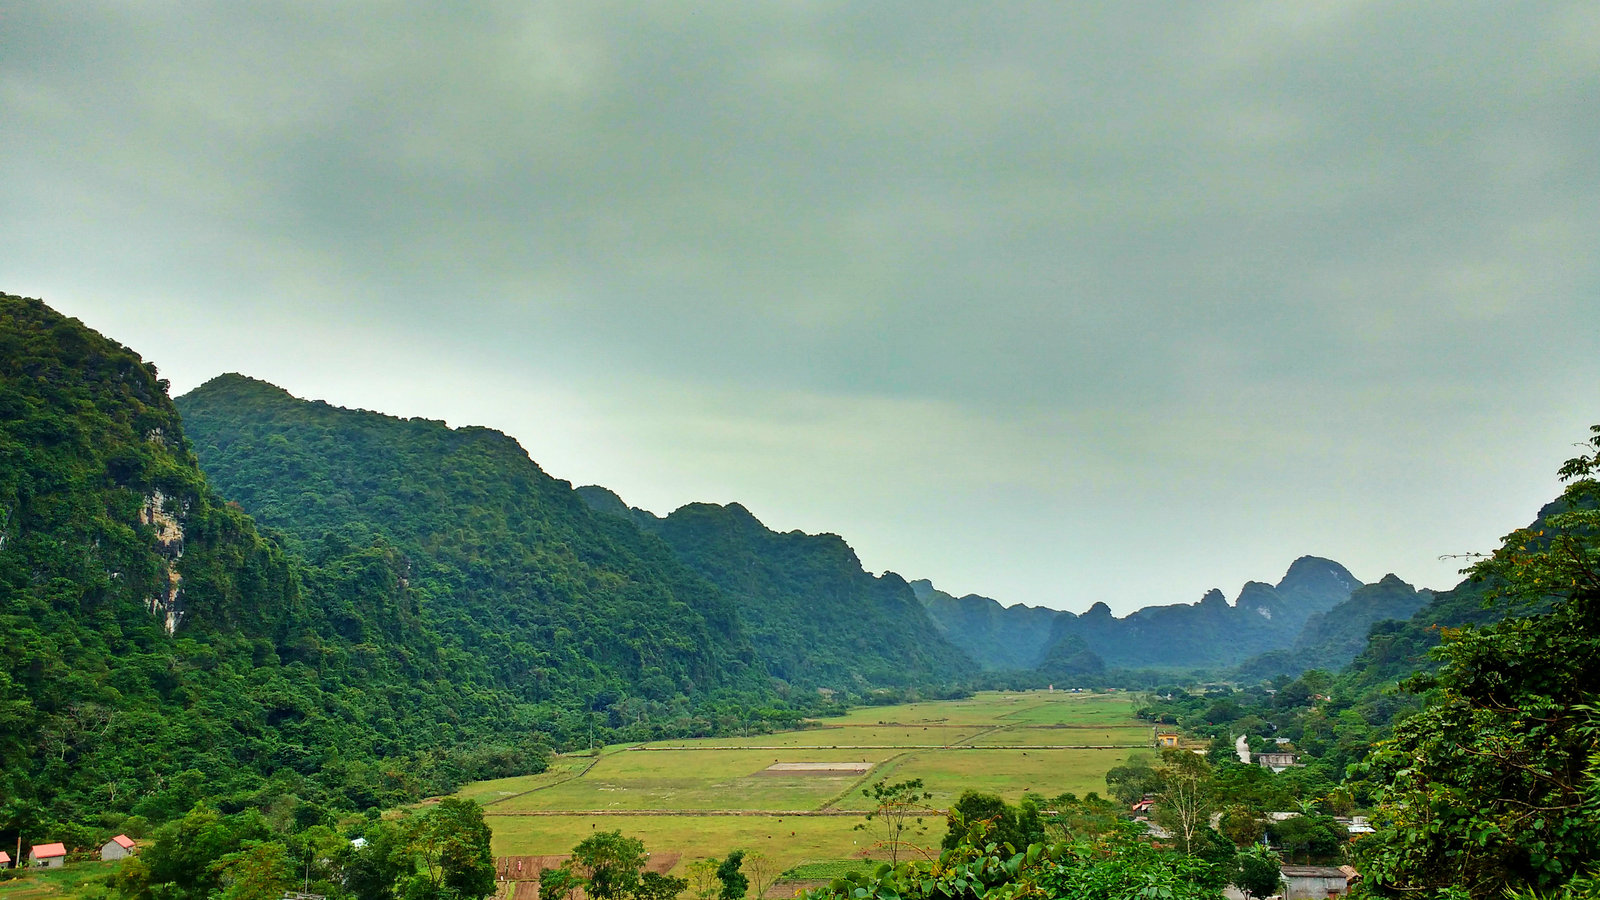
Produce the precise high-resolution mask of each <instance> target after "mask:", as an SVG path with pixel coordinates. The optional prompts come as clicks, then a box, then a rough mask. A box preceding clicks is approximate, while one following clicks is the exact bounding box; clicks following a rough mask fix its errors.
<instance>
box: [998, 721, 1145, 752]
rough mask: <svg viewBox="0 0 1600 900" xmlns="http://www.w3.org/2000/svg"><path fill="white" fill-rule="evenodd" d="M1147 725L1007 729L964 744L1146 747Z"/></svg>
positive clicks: (1023, 726) (1027, 726) (1020, 727)
mask: <svg viewBox="0 0 1600 900" xmlns="http://www.w3.org/2000/svg"><path fill="white" fill-rule="evenodd" d="M1150 737H1151V736H1150V726H1148V725H1008V726H1006V727H1005V728H1002V729H1000V730H998V731H986V732H984V733H983V734H980V735H978V736H976V737H974V738H972V739H971V740H969V741H967V743H968V744H970V745H972V746H975V747H993V746H997V745H998V746H1027V747H1044V746H1051V745H1055V746H1068V747H1082V746H1115V747H1124V746H1137V747H1148V746H1150Z"/></svg>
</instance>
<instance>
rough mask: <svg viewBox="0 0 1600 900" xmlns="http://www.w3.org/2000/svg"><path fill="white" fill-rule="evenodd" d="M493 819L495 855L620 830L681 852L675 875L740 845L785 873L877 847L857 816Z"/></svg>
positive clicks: (545, 848)
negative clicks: (806, 863)
mask: <svg viewBox="0 0 1600 900" xmlns="http://www.w3.org/2000/svg"><path fill="white" fill-rule="evenodd" d="M488 821H489V824H490V825H491V826H492V827H493V829H494V839H493V843H492V847H493V849H494V853H495V855H496V856H511V855H520V854H528V855H533V854H541V853H550V854H558V853H566V852H568V851H570V850H571V849H572V847H573V846H574V845H576V844H577V843H578V842H579V841H581V840H583V839H585V838H587V837H589V836H590V835H592V834H594V833H595V832H597V831H612V830H617V829H620V830H621V831H622V833H623V834H625V835H628V836H629V837H634V838H638V839H639V840H642V841H644V845H645V847H646V849H649V850H654V851H667V852H677V853H682V854H683V858H682V859H681V860H680V861H679V862H678V865H677V867H676V868H674V869H673V874H676V875H682V874H683V873H684V872H686V871H688V866H689V864H690V863H692V862H693V861H694V860H696V859H703V858H717V859H721V858H722V857H724V856H726V855H727V854H728V851H729V850H733V849H735V848H743V849H746V850H751V851H756V852H759V853H761V854H762V855H764V856H766V857H768V858H769V859H771V860H772V861H773V863H774V864H775V865H776V866H777V868H778V871H782V870H783V869H785V868H788V867H790V866H795V865H799V864H800V863H804V862H807V861H810V860H817V859H838V858H840V857H847V856H849V855H850V854H851V853H852V852H855V851H859V850H864V849H866V848H868V847H870V846H871V845H872V838H871V836H870V835H868V834H867V833H865V832H860V831H853V830H852V829H853V828H854V827H855V825H856V823H857V822H859V821H860V819H858V818H856V817H855V816H848V817H847V816H832V817H821V816H694V817H690V816H670V815H641V816H580V815H573V816H490V817H489V820H488ZM941 827H942V826H941ZM941 834H942V831H941Z"/></svg>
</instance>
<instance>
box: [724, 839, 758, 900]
mask: <svg viewBox="0 0 1600 900" xmlns="http://www.w3.org/2000/svg"><path fill="white" fill-rule="evenodd" d="M743 863H744V851H743V850H734V851H733V852H731V853H729V854H728V855H727V857H726V858H724V859H723V860H722V865H720V866H717V880H718V881H720V882H722V890H721V891H720V892H718V894H717V897H718V898H719V900H743V898H744V895H745V893H746V892H747V891H749V890H750V879H749V878H746V877H745V874H744V873H743V872H741V871H739V867H740V866H741V865H742V864H743Z"/></svg>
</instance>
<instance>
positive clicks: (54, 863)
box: [28, 844, 67, 869]
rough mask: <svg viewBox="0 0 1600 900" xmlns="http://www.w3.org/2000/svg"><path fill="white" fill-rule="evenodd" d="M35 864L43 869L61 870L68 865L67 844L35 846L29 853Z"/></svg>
mask: <svg viewBox="0 0 1600 900" xmlns="http://www.w3.org/2000/svg"><path fill="white" fill-rule="evenodd" d="M28 856H29V857H31V858H32V859H33V864H34V865H36V866H38V867H39V868H41V869H59V868H61V867H62V866H64V865H66V864H67V845H66V844H34V845H33V849H32V850H30V851H28Z"/></svg>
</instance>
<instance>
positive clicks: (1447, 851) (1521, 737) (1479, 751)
mask: <svg viewBox="0 0 1600 900" xmlns="http://www.w3.org/2000/svg"><path fill="white" fill-rule="evenodd" d="M1587 451H1588V452H1587V453H1586V454H1585V455H1582V456H1579V457H1577V458H1574V459H1572V460H1570V461H1568V463H1567V464H1566V465H1565V466H1564V467H1563V468H1562V472H1561V474H1562V477H1563V478H1564V479H1568V480H1569V481H1570V483H1569V484H1568V487H1567V489H1566V491H1565V493H1564V495H1563V497H1562V506H1561V507H1560V511H1553V512H1550V513H1549V514H1548V515H1546V516H1545V517H1544V522H1543V524H1542V526H1539V527H1535V528H1532V529H1519V530H1518V531H1515V532H1513V533H1511V534H1510V535H1508V536H1507V538H1506V540H1505V541H1504V543H1503V544H1502V546H1501V547H1500V548H1499V549H1498V550H1496V551H1495V553H1494V554H1493V555H1492V556H1491V557H1489V558H1488V559H1486V560H1484V561H1483V562H1481V563H1479V564H1478V565H1476V566H1474V567H1473V569H1472V575H1473V579H1474V581H1476V582H1477V583H1479V584H1480V585H1483V586H1484V587H1485V588H1486V589H1487V595H1488V597H1489V598H1490V599H1491V600H1492V601H1493V602H1494V603H1496V604H1497V605H1498V606H1499V607H1500V608H1501V609H1502V610H1503V611H1505V612H1507V613H1510V615H1507V616H1506V617H1505V618H1503V619H1501V620H1500V621H1498V622H1495V623H1494V624H1491V625H1487V626H1484V627H1470V626H1468V627H1463V628H1460V629H1452V630H1449V631H1446V632H1445V634H1444V635H1443V637H1444V642H1443V643H1442V645H1441V646H1440V648H1439V650H1438V651H1437V653H1436V656H1437V658H1438V659H1439V660H1440V661H1441V662H1442V663H1443V665H1442V667H1441V668H1440V669H1439V670H1438V673H1437V675H1436V676H1428V675H1423V676H1418V677H1416V678H1415V679H1414V683H1415V684H1416V686H1417V687H1431V688H1432V691H1431V694H1430V695H1431V697H1432V702H1430V703H1429V704H1428V706H1427V708H1426V709H1424V710H1423V711H1422V712H1421V713H1419V714H1418V715H1415V716H1413V717H1411V718H1409V719H1407V720H1405V721H1404V722H1401V723H1400V724H1399V725H1397V726H1396V728H1395V732H1394V737H1393V739H1392V740H1389V741H1386V742H1384V743H1383V744H1381V745H1380V746H1379V748H1378V749H1377V750H1376V751H1375V752H1374V753H1373V754H1372V755H1371V756H1370V757H1369V759H1368V760H1367V762H1366V765H1365V775H1366V777H1368V778H1369V779H1371V780H1373V781H1375V782H1377V783H1378V784H1380V785H1381V786H1382V803H1381V807H1380V814H1379V816H1378V822H1379V823H1380V828H1379V831H1378V833H1377V834H1374V835H1372V836H1371V837H1369V838H1367V839H1365V840H1363V841H1362V842H1361V844H1360V855H1361V858H1362V871H1363V874H1364V875H1365V876H1366V886H1367V888H1366V889H1367V890H1369V891H1370V892H1372V893H1373V894H1377V895H1381V896H1414V895H1416V894H1417V893H1418V892H1423V891H1426V892H1446V893H1452V894H1455V895H1458V896H1466V897H1496V896H1501V895H1502V894H1503V893H1504V892H1506V891H1507V890H1508V889H1513V888H1516V889H1538V890H1544V891H1550V890H1563V889H1569V888H1571V886H1572V885H1573V883H1574V882H1576V881H1580V880H1581V881H1583V882H1584V883H1586V884H1588V886H1589V887H1588V889H1592V888H1593V882H1592V881H1588V880H1587V876H1591V875H1593V874H1594V873H1595V870H1596V868H1597V867H1600V708H1597V707H1600V509H1597V505H1600V482H1597V481H1596V477H1597V476H1600V426H1596V428H1595V429H1594V437H1593V438H1592V439H1591V440H1590V442H1589V445H1588V447H1587Z"/></svg>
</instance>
